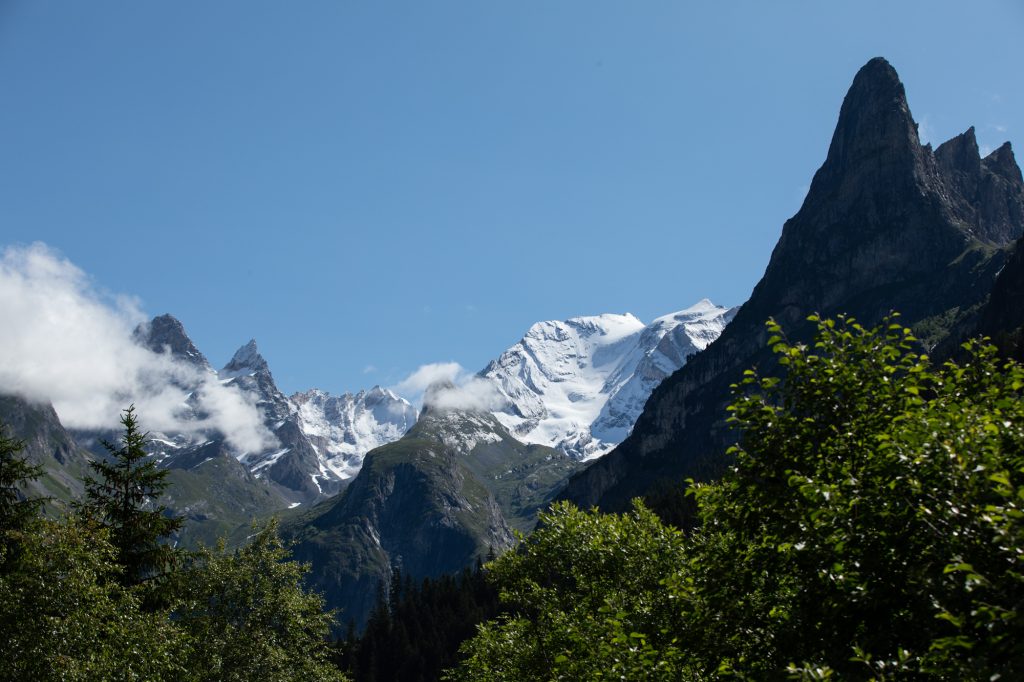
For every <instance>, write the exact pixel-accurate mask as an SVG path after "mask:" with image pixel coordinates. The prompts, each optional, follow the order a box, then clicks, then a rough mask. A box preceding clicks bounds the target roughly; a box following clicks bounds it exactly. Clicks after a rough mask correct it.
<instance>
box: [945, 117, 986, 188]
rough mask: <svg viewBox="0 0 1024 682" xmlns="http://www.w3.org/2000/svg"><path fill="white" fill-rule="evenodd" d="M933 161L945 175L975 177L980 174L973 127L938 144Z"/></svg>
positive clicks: (976, 141)
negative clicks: (960, 174) (955, 174)
mask: <svg viewBox="0 0 1024 682" xmlns="http://www.w3.org/2000/svg"><path fill="white" fill-rule="evenodd" d="M935 160H936V161H937V162H938V164H939V168H941V169H942V170H943V171H945V172H947V173H950V174H953V173H965V174H969V175H970V176H972V177H977V176H978V175H979V174H980V173H981V154H980V153H979V152H978V140H977V138H976V137H975V136H974V126H971V127H970V128H968V129H967V130H966V131H965V132H963V133H961V134H959V135H957V136H956V137H954V138H953V139H951V140H947V141H946V142H943V143H942V144H940V145H939V147H938V149H936V150H935Z"/></svg>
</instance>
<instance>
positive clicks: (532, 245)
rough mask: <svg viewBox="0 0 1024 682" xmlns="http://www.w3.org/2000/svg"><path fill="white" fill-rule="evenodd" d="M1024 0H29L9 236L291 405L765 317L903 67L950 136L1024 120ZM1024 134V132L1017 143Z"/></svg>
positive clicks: (13, 139) (6, 144) (3, 179)
mask: <svg viewBox="0 0 1024 682" xmlns="http://www.w3.org/2000/svg"><path fill="white" fill-rule="evenodd" d="M1022 35H1024V4H1022V3H1019V2H1017V1H1015V0H1004V1H994V0H993V1H988V2H986V1H980V2H973V3H968V4H965V3H955V2H899V3H896V2H891V1H888V2H874V1H869V2H865V1H861V2H850V3H843V4H842V6H841V7H840V6H839V3H825V2H810V1H805V2H779V3H764V2H721V3H718V2H715V3H712V2H708V3H702V4H700V5H699V6H698V5H695V4H694V3H684V2H628V3H627V2H600V1H595V0H585V1H579V2H569V1H562V2H516V3H503V2H470V1H468V0H467V1H464V2H448V1H440V0H439V1H432V2H402V3H396V2H347V1H340V0H339V1H333V2H314V1H304V2H273V3H271V2H254V1H253V0H245V1H239V2H226V1H224V2H173V3H170V2H129V1H124V2H103V1H101V0H90V1H89V2H47V1H39V0H32V1H29V0H22V1H19V0H5V1H2V2H0V91H2V95H0V97H2V99H0V102H2V105H0V230H2V231H0V247H7V246H12V245H24V244H28V243H32V242H36V241H42V242H44V243H45V244H47V245H49V246H50V247H51V248H53V249H56V250H57V251H59V253H60V254H62V255H63V256H64V257H65V258H67V259H69V260H70V261H71V262H72V263H74V264H75V265H77V266H78V267H79V268H81V269H82V270H84V271H85V272H86V273H88V275H89V276H90V277H91V278H92V282H93V285H94V286H95V287H98V288H100V289H102V290H104V291H106V292H109V293H110V294H127V295H132V296H136V297H137V298H138V300H139V303H140V305H141V307H142V308H143V309H144V310H145V311H146V312H147V313H149V314H152V315H156V314H160V313H164V312H170V313H172V314H174V315H175V316H177V317H178V318H179V319H181V320H182V322H183V323H184V324H185V326H186V328H187V329H188V331H189V333H190V335H191V336H192V338H193V339H194V340H195V342H196V343H197V344H198V345H199V347H200V348H201V349H202V350H203V351H204V352H205V353H206V354H207V355H208V356H209V357H210V359H211V361H212V362H213V364H214V365H216V366H220V365H222V364H224V363H225V362H226V361H227V359H228V358H229V357H230V355H231V353H232V352H233V351H234V350H235V349H236V348H237V347H238V346H240V345H242V344H243V343H244V342H245V341H247V340H248V339H249V338H250V337H255V338H256V339H257V341H258V343H259V345H260V348H261V350H262V351H263V354H264V355H265V356H266V357H267V359H268V361H269V362H270V365H271V368H272V369H273V371H274V373H275V377H276V378H277V380H278V383H279V384H280V385H281V387H282V389H283V390H285V391H286V392H291V391H293V390H300V389H305V388H309V387H313V386H318V387H321V388H324V389H327V390H331V391H332V392H341V391H345V390H357V389H359V388H361V387H369V386H372V385H373V384H376V383H380V384H383V385H390V384H395V383H397V382H398V381H399V380H400V379H402V378H403V377H404V376H406V375H407V374H409V373H410V372H412V371H413V370H415V369H416V367H418V366H419V365H421V364H424V363H431V362H444V361H456V362H459V363H461V364H462V365H463V366H464V367H466V368H467V369H470V370H473V371H475V370H477V369H480V368H481V367H482V366H483V365H484V364H485V363H486V362H487V361H488V360H489V359H491V358H493V357H495V356H497V354H498V353H500V352H501V351H502V350H503V349H504V348H506V347H508V346H510V345H511V344H513V343H515V342H516V341H517V340H518V339H519V338H520V336H521V335H522V333H523V332H524V331H525V330H526V328H527V327H529V325H530V324H532V323H533V322H536V321H538V320H543V319H564V318H566V317H571V316H576V315H585V314H597V313H602V312H627V311H628V312H632V313H634V314H635V315H637V316H638V317H640V318H641V319H643V320H645V321H649V320H651V319H652V318H654V317H656V316H659V315H662V314H665V313H668V312H672V311H675V310H679V309H682V308H685V307H687V306H689V305H690V304H691V303H693V302H695V301H696V300H698V299H700V298H702V297H709V298H711V299H712V300H714V301H715V302H717V303H721V304H729V305H737V304H740V303H742V302H743V301H744V300H745V299H746V297H747V296H748V295H749V293H750V291H751V289H752V287H753V285H754V284H755V283H756V281H757V280H758V279H759V278H760V276H761V274H762V273H763V271H764V268H765V265H766V264H767V262H768V258H769V255H770V253H771V249H772V247H773V246H774V243H775V241H776V240H777V238H778V236H779V234H780V231H781V228H782V224H783V222H784V221H785V220H786V219H787V218H788V217H789V216H791V215H792V214H793V213H795V212H796V210H797V209H798V207H799V204H800V201H801V199H802V198H803V193H804V192H805V191H806V187H807V185H808V184H809V182H810V178H811V175H812V174H813V172H814V171H815V169H816V168H817V167H818V166H819V165H820V163H821V162H822V161H823V159H824V156H825V152H826V150H827V147H828V143H829V139H830V136H831V133H832V129H833V127H834V125H835V121H836V118H837V115H838V111H839V106H840V104H841V102H842V98H843V95H844V94H845V92H846V89H847V87H848V86H849V84H850V81H851V79H852V78H853V75H854V74H855V72H856V71H857V69H858V68H859V67H860V66H861V65H862V64H863V63H864V62H866V61H867V60H868V59H870V58H871V57H874V56H876V55H882V56H885V57H886V58H887V59H889V61H890V62H892V64H893V65H894V66H895V67H896V69H897V71H898V72H899V73H900V76H901V78H902V79H903V81H904V83H905V85H906V88H907V93H908V97H909V100H910V105H911V109H912V111H913V113H914V115H915V117H916V118H917V120H918V122H919V123H920V124H921V126H922V134H923V137H924V138H925V139H926V140H928V141H931V142H932V143H933V144H937V143H939V142H941V141H943V140H945V139H947V138H949V137H951V136H953V135H955V134H957V133H960V132H962V131H963V130H964V129H966V128H967V127H968V126H970V125H974V126H976V128H977V134H978V138H979V142H980V144H981V145H982V146H983V147H991V148H994V147H996V146H998V145H999V144H1000V143H1002V142H1003V141H1004V140H1007V139H1009V140H1011V141H1013V142H1015V143H1016V142H1018V141H1019V140H1021V129H1022V126H1024V91H1022V88H1021V87H1020V86H1021V73H1020V70H1021V67H1022V66H1024V40H1021V36H1022ZM1018 151H1019V148H1018Z"/></svg>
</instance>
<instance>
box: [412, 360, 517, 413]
mask: <svg viewBox="0 0 1024 682" xmlns="http://www.w3.org/2000/svg"><path fill="white" fill-rule="evenodd" d="M392 390H393V391H394V392H395V393H398V394H399V395H401V396H402V397H404V398H405V399H406V400H408V401H409V402H411V403H412V404H413V405H416V406H417V407H419V406H422V405H429V406H430V407H433V408H437V409H441V410H495V409H498V408H500V407H501V404H502V402H503V399H502V396H501V394H500V393H499V392H498V389H497V387H496V386H495V385H494V384H493V383H492V382H490V381H488V380H487V379H482V378H480V377H478V376H476V375H474V374H469V373H468V372H466V370H465V369H463V367H462V365H460V364H459V363H457V362H435V363H431V364H427V365H422V366H420V367H419V368H418V369H417V370H416V371H414V372H412V373H411V374H410V375H409V376H407V377H406V378H405V379H403V380H402V381H400V382H398V383H397V384H395V385H394V386H392Z"/></svg>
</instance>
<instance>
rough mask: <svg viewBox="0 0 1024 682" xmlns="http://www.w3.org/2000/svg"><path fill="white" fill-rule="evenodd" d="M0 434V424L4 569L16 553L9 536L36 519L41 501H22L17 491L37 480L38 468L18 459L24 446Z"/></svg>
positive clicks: (0, 530)
mask: <svg viewBox="0 0 1024 682" xmlns="http://www.w3.org/2000/svg"><path fill="white" fill-rule="evenodd" d="M4 431H5V429H4V425H3V424H0V548H2V554H0V567H2V568H3V569H4V570H6V566H7V564H8V562H9V561H11V560H12V559H13V558H14V556H15V555H16V553H17V552H16V546H15V544H16V543H15V540H14V537H13V535H12V533H16V532H17V531H21V530H24V529H25V528H26V527H27V526H28V525H29V523H30V522H31V521H32V520H33V519H35V518H36V516H37V515H38V513H39V508H40V506H42V504H43V500H42V499H41V498H36V499H26V498H25V495H24V493H23V492H22V490H21V489H20V488H21V486H23V485H24V484H25V482H26V481H29V480H31V479H34V478H37V477H38V476H39V474H40V473H41V472H42V468H41V467H39V466H37V465H33V464H29V463H28V462H27V461H26V460H25V458H24V457H21V456H20V454H19V453H20V452H21V450H22V448H23V447H24V443H22V442H21V441H19V440H16V439H14V438H8V437H7V435H6V434H5V433H4Z"/></svg>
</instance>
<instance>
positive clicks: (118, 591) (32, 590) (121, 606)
mask: <svg viewBox="0 0 1024 682" xmlns="http://www.w3.org/2000/svg"><path fill="white" fill-rule="evenodd" d="M12 532H13V533H14V534H15V535H16V536H17V540H18V545H19V557H18V562H17V570H13V571H9V572H5V573H3V574H2V575H0V652H2V653H0V660H2V663H0V680H11V681H12V682H14V681H18V682H21V681H23V680H40V681H46V680H83V681H84V680H90V681H91V680H161V679H164V680H182V679H188V678H187V676H186V671H185V669H184V668H182V667H181V666H180V665H179V661H180V660H181V658H182V655H181V652H182V650H183V648H185V647H186V642H185V641H184V640H183V638H182V636H181V633H180V632H179V631H178V629H177V628H175V627H173V625H172V624H171V623H170V621H169V620H168V618H167V614H166V613H151V612H146V611H143V609H142V608H141V595H140V594H139V590H138V589H132V588H125V587H123V586H122V585H121V584H120V582H119V578H120V575H121V567H120V565H119V564H118V563H117V562H116V556H117V552H116V550H115V548H114V547H113V546H112V545H111V544H110V543H109V542H108V539H107V532H106V531H105V530H102V529H97V528H96V527H95V525H94V524H90V523H85V522H82V521H81V520H78V519H76V518H73V517H72V518H68V519H65V520H62V521H59V522H58V521H49V520H42V519H40V520H39V521H38V522H37V523H34V524H32V526H31V527H30V528H29V529H27V530H19V531H12ZM0 551H2V550H0Z"/></svg>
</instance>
